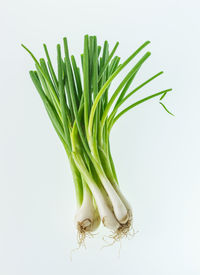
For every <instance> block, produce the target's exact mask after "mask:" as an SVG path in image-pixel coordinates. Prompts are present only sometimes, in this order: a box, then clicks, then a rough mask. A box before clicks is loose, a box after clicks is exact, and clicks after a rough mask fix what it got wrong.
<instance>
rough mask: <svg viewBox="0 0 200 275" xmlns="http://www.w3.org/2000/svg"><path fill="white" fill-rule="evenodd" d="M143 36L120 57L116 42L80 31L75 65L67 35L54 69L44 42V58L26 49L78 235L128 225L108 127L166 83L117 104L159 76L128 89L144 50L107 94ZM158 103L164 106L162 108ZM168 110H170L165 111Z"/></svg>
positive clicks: (118, 231)
mask: <svg viewBox="0 0 200 275" xmlns="http://www.w3.org/2000/svg"><path fill="white" fill-rule="evenodd" d="M149 43H150V42H149V41H146V42H145V43H144V44H143V45H142V46H140V47H139V48H138V49H137V50H136V51H135V52H133V53H132V54H131V55H130V56H129V57H128V58H127V59H126V60H125V61H123V62H121V59H120V57H118V56H117V55H116V54H115V53H116V50H117V47H118V45H119V43H118V42H117V43H116V44H115V46H114V47H113V49H112V50H111V51H110V50H109V44H108V42H107V41H105V42H104V45H103V47H101V46H100V45H98V44H97V38H96V36H88V35H85V36H84V49H83V53H82V54H81V56H80V59H81V65H80V66H81V67H79V65H78V63H77V61H76V58H75V57H74V56H73V55H71V56H70V53H69V48H68V42H67V38H64V39H63V46H64V47H63V52H62V51H61V45H60V44H58V45H57V69H56V70H55V69H54V68H53V64H52V61H51V59H50V55H49V52H48V49H47V46H46V45H45V44H44V45H43V46H44V52H45V56H46V60H45V59H44V58H41V59H39V60H38V59H36V57H35V56H34V55H33V53H32V52H31V51H30V50H29V49H28V48H26V47H25V46H24V45H22V46H23V47H24V48H25V50H26V51H27V52H28V53H29V54H30V55H31V57H32V59H33V61H34V63H35V70H33V71H30V77H31V79H32V81H33V83H34V85H35V88H36V90H37V91H38V93H39V95H40V97H41V99H42V101H43V103H44V107H45V109H46V111H47V114H48V116H49V118H50V120H51V122H52V124H53V127H54V129H55V131H56V133H57V135H58V137H59V138H60V140H61V142H62V144H63V146H64V149H65V152H66V154H67V156H68V159H69V163H70V167H71V171H72V176H73V181H74V185H75V192H76V199H77V212H76V215H75V222H76V228H77V230H78V235H79V240H80V242H82V240H83V239H84V238H85V236H86V235H87V234H91V232H93V231H95V230H96V229H97V228H98V227H99V225H100V223H101V222H102V224H103V225H104V226H105V227H107V228H109V229H110V230H111V231H112V232H113V236H115V239H121V238H122V237H123V236H125V235H127V233H128V232H129V230H130V228H131V226H132V220H133V216H132V210H131V206H130V204H129V202H128V201H127V200H126V198H125V197H124V195H123V194H122V192H121V190H120V187H119V182H118V178H117V173H116V170H115V165H114V161H113V158H112V155H111V149H110V133H111V129H112V128H113V126H114V125H115V123H116V121H118V119H119V118H120V117H121V116H123V115H124V114H125V113H126V112H127V111H129V110H131V109H133V108H134V107H136V106H138V105H140V104H141V103H143V102H146V101H148V100H150V99H152V98H154V97H160V100H162V99H163V98H164V96H165V95H166V94H167V93H168V92H170V91H171V90H172V89H165V90H163V91H160V92H156V93H154V94H152V95H150V96H147V97H145V98H143V99H140V100H138V101H136V102H134V103H132V104H130V105H129V106H128V107H126V108H124V109H121V110H120V111H119V109H120V108H121V107H122V106H123V104H124V102H127V100H128V99H129V98H130V97H132V96H133V95H134V94H135V93H136V92H137V91H139V90H140V89H141V88H142V87H144V86H145V85H147V84H148V83H150V82H151V81H152V80H154V79H155V78H157V77H158V76H160V75H161V74H162V73H163V72H162V71H161V72H159V73H157V74H155V75H153V76H151V77H150V78H149V79H148V80H146V81H145V82H144V83H142V84H140V85H139V86H137V87H135V88H134V89H132V90H131V91H129V92H128V90H129V89H130V87H131V85H132V83H133V82H134V79H135V77H136V75H137V74H138V72H139V70H140V68H141V67H142V65H143V63H144V62H145V61H146V60H147V59H148V58H149V56H150V55H151V53H150V52H148V51H147V52H146V53H145V54H144V55H143V56H142V57H141V58H140V59H139V61H137V63H136V64H134V65H133V66H132V68H131V69H130V70H129V71H128V73H126V75H125V76H124V77H123V79H122V81H121V82H120V84H118V86H117V88H116V89H115V90H114V91H113V93H112V95H111V96H109V94H108V91H109V90H110V86H111V84H112V83H113V81H114V80H115V79H116V78H117V76H118V75H119V74H120V73H121V71H122V70H123V69H124V68H125V67H126V66H127V65H128V64H129V63H130V62H131V61H132V60H133V59H134V58H135V57H136V56H137V55H138V54H139V53H140V52H141V51H142V50H144V48H145V47H146V46H147V45H148V44H149ZM161 105H162V106H163V107H164V109H165V110H166V111H167V112H168V113H170V112H169V111H168V109H167V108H166V107H165V106H164V104H163V103H161ZM170 114H171V113H170Z"/></svg>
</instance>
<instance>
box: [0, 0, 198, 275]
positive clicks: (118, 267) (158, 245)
mask: <svg viewBox="0 0 200 275" xmlns="http://www.w3.org/2000/svg"><path fill="white" fill-rule="evenodd" d="M199 10H200V4H199V1H194V0H190V1H186V0H185V1H184V0H182V1H175V0H173V1H171V0H170V1H167V0H166V1H156V0H150V1H145V0H140V1H128V0H123V1H122V0H121V1H118V0H115V1H108V0H107V1H106V0H102V1H94V0H93V1H92V0H86V1H84V0H83V1H68V0H65V1H59V0H57V1H50V0H49V1H47V0H45V1H39V0H34V1H22V0H18V1H9V0H8V1H4V2H2V3H1V11H0V13H1V14H0V26H1V34H0V35H1V43H0V49H1V51H0V79H1V87H0V93H1V97H0V131H1V135H0V138H1V142H0V274H2V275H44V274H48V275H56V274H59V275H64V274H82V275H84V274H93V273H95V274H116V275H117V274H137V275H179V274H181V275H186V274H190V275H197V274H200V261H199V255H200V238H199V235H200V222H199V218H200V215H199V210H200V188H199V183H200V174H199V161H200V130H199V128H200V104H199V102H200V89H199V86H200V85H199V83H200V82H199V80H200V66H199V64H200V17H199ZM86 33H88V34H91V35H93V34H95V35H97V37H98V41H99V43H102V42H103V41H104V40H105V39H107V40H108V41H109V42H110V45H111V46H113V45H114V43H115V42H116V41H118V40H119V41H120V47H119V50H118V54H119V55H120V56H122V58H123V59H124V58H125V57H127V56H128V55H129V54H130V53H131V52H133V51H134V50H135V49H136V48H137V47H138V46H139V45H140V44H142V43H143V42H144V41H145V40H151V42H152V43H151V44H150V45H149V46H148V49H149V50H150V51H151V52H152V56H151V57H150V59H149V60H148V61H147V62H146V63H145V65H144V66H143V68H142V69H141V72H140V73H139V75H138V77H137V79H136V82H137V83H140V82H141V81H144V80H146V79H147V78H148V77H150V76H152V75H153V74H155V73H157V72H158V71H160V70H164V71H165V74H164V75H162V76H161V77H160V78H159V79H157V80H155V81H154V83H152V84H150V85H148V87H146V88H145V89H143V91H140V92H139V93H138V95H137V96H136V97H135V100H136V98H137V97H138V98H141V97H142V96H146V95H147V94H150V93H152V92H156V91H160V90H162V89H165V88H171V87H172V88H173V92H172V93H171V94H169V95H168V96H166V99H165V100H164V101H165V103H166V105H167V106H168V107H169V109H170V110H171V111H173V112H174V113H175V115H176V116H175V117H172V116H170V115H168V114H167V113H166V112H164V110H163V109H162V107H161V105H160V104H158V100H156V99H155V100H152V101H151V102H148V103H145V104H143V105H140V107H138V108H135V110H133V111H131V112H129V113H128V114H127V116H125V117H124V118H122V119H120V120H119V123H118V125H117V126H116V127H115V128H114V130H113V133H112V137H111V141H112V152H113V156H114V159H115V162H116V166H117V171H118V175H119V179H120V184H121V188H122V191H123V192H124V194H125V195H126V197H127V198H128V200H129V201H130V203H131V205H132V207H133V211H134V217H135V223H134V226H135V229H136V230H137V231H138V233H137V234H136V236H135V237H134V238H133V239H132V240H123V241H122V243H121V245H122V246H121V254H120V257H119V256H118V251H119V244H115V245H113V246H111V247H108V248H104V249H102V250H101V247H102V246H103V245H104V244H105V243H104V242H103V240H102V236H103V235H104V234H107V235H108V234H109V232H108V231H106V230H104V229H103V228H102V227H101V228H100V229H99V230H98V233H99V234H98V235H97V236H95V237H94V238H93V239H89V240H88V241H87V242H86V244H87V249H86V250H84V249H80V250H79V251H76V252H74V253H73V257H72V261H70V257H69V255H70V252H71V250H72V249H73V248H75V247H76V246H77V245H76V231H75V226H74V223H73V219H74V213H75V210H76V204H75V193H74V188H73V182H72V177H71V172H70V169H69V166H68V162H67V159H66V156H65V153H64V150H63V148H62V146H61V143H60V142H59V140H58V138H57V136H56V134H55V132H54V130H53V128H52V126H51V124H50V122H49V120H48V117H47V115H46V113H45V110H44V107H43V105H42V102H41V100H40V98H39V96H38V94H37V92H36V91H35V88H34V87H33V84H32V83H31V80H30V79H29V75H28V70H30V69H33V62H32V60H31V58H30V57H29V56H28V55H27V53H26V52H25V51H24V50H23V49H22V48H21V47H20V43H22V42H23V43H24V44H25V45H27V46H28V47H29V48H30V49H31V50H32V51H33V52H34V53H35V55H36V56H37V57H41V56H44V54H43V50H42V43H43V42H46V43H47V45H48V46H49V49H50V52H51V55H52V56H54V57H55V46H56V43H58V42H61V41H62V37H63V36H67V37H68V40H69V43H70V49H71V52H73V53H75V55H76V56H77V55H78V54H79V53H80V51H81V50H82V47H83V36H84V34H86ZM144 52H145V51H144ZM137 83H136V84H137ZM133 100H134V99H132V101H133ZM132 101H130V102H132ZM130 102H129V103H130Z"/></svg>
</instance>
